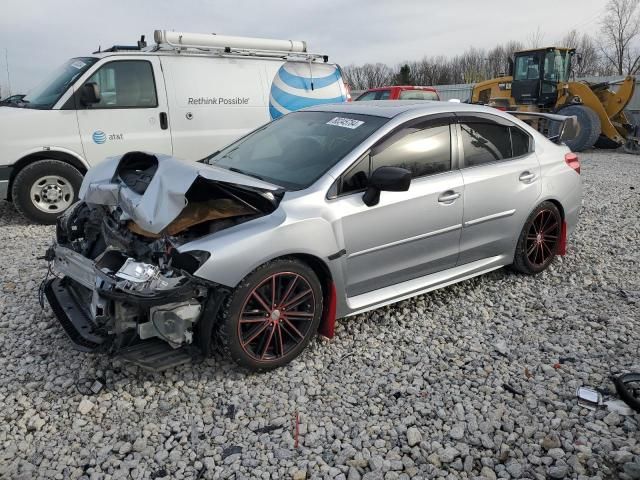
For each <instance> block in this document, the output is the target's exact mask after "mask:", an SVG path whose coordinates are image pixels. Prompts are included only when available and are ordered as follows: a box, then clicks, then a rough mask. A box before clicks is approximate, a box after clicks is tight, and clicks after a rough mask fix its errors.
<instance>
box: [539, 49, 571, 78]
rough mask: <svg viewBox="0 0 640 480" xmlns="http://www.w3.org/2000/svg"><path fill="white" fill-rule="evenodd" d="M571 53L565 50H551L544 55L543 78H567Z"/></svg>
mask: <svg viewBox="0 0 640 480" xmlns="http://www.w3.org/2000/svg"><path fill="white" fill-rule="evenodd" d="M570 64H571V55H570V54H569V52H568V51H567V50H553V51H551V52H547V53H546V55H545V56H544V79H545V80H550V81H552V82H566V81H567V80H569V66H570Z"/></svg>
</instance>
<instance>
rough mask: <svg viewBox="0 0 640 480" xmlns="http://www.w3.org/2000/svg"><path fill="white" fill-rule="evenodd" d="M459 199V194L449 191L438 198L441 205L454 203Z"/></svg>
mask: <svg viewBox="0 0 640 480" xmlns="http://www.w3.org/2000/svg"><path fill="white" fill-rule="evenodd" d="M458 198H460V194H459V193H458V192H454V191H453V190H447V191H446V192H444V193H443V194H441V195H440V196H439V197H438V202H439V203H447V204H448V203H453V202H455V201H456V200H457V199H458Z"/></svg>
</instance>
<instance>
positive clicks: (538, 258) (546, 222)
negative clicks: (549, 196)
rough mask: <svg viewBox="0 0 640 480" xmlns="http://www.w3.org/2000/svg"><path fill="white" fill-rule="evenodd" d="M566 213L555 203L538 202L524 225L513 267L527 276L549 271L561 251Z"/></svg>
mask: <svg viewBox="0 0 640 480" xmlns="http://www.w3.org/2000/svg"><path fill="white" fill-rule="evenodd" d="M561 234H562V215H560V211H559V210H558V207H556V206H555V204H553V203H552V202H543V203H541V204H540V205H538V206H537V207H536V208H535V209H534V210H533V212H531V214H530V215H529V218H527V221H526V222H525V224H524V227H523V228H522V232H521V233H520V237H519V238H518V243H517V245H516V252H515V255H514V258H513V264H512V265H511V267H512V268H513V269H514V270H516V271H518V272H521V273H525V274H527V275H536V274H538V273H540V272H542V271H543V270H545V269H546V268H547V267H549V265H551V263H552V262H553V259H554V258H555V256H556V255H557V253H558V247H559V246H560V240H561V239H560V236H561Z"/></svg>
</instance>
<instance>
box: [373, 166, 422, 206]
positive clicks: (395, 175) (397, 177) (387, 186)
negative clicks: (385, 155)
mask: <svg viewBox="0 0 640 480" xmlns="http://www.w3.org/2000/svg"><path fill="white" fill-rule="evenodd" d="M410 184H411V172H410V171H409V170H407V169H406V168H399V167H379V168H377V169H376V170H375V171H374V172H373V174H371V178H370V179H369V185H368V186H367V190H366V191H365V192H364V195H363V196H362V201H363V202H364V203H365V205H366V206H368V207H372V206H374V205H377V204H378V202H379V201H380V192H406V191H407V190H409V185H410Z"/></svg>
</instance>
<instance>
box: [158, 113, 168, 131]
mask: <svg viewBox="0 0 640 480" xmlns="http://www.w3.org/2000/svg"><path fill="white" fill-rule="evenodd" d="M160 128H161V129H162V130H166V129H167V128H169V119H168V118H167V112H160Z"/></svg>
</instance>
